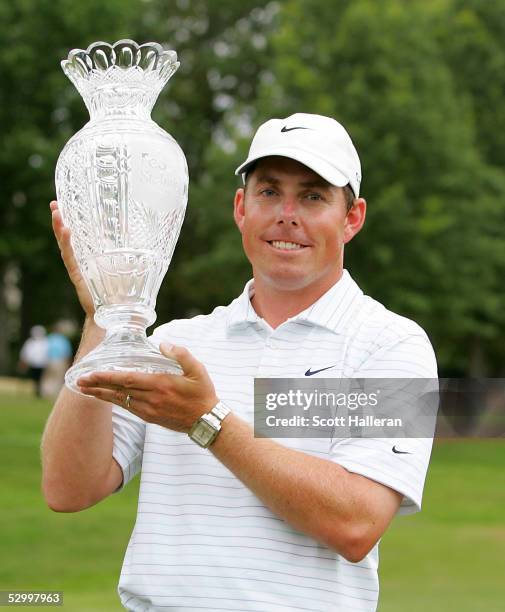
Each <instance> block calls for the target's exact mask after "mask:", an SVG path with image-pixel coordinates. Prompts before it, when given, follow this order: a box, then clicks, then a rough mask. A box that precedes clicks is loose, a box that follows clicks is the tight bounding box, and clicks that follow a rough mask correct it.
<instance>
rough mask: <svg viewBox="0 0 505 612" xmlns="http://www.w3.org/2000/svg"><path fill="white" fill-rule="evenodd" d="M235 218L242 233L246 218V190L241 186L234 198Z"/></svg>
mask: <svg viewBox="0 0 505 612" xmlns="http://www.w3.org/2000/svg"><path fill="white" fill-rule="evenodd" d="M233 218H234V219H235V223H236V224H237V227H238V229H239V230H240V233H242V226H243V225H244V218H245V191H244V188H243V187H239V188H238V189H237V191H236V192H235V198H234V200H233Z"/></svg>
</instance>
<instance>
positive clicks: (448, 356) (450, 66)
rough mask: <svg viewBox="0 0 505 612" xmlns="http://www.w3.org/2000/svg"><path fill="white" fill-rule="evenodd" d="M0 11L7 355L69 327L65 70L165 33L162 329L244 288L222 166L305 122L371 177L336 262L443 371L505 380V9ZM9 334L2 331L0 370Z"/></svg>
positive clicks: (78, 120) (137, 4) (234, 6)
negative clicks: (166, 190) (180, 192)
mask: <svg viewBox="0 0 505 612" xmlns="http://www.w3.org/2000/svg"><path fill="white" fill-rule="evenodd" d="M0 17H1V19H2V23H5V28H4V31H5V35H4V50H3V53H2V54H1V55H0V82H1V83H2V88H1V94H0V95H1V99H0V101H1V104H0V129H1V130H2V134H3V142H4V146H3V147H2V150H1V151H0V184H1V189H2V195H3V199H2V206H1V207H0V222H1V224H2V229H3V232H2V234H1V236H0V283H2V282H3V283H4V285H5V284H6V283H7V279H8V278H11V277H12V270H13V269H14V270H15V271H18V272H19V273H20V278H19V280H18V284H19V288H20V289H21V292H22V296H23V300H22V308H21V311H20V322H21V328H20V329H19V327H16V325H15V324H16V322H17V320H18V319H17V315H16V312H15V311H13V310H12V308H13V307H12V306H11V310H9V303H7V302H8V300H7V302H6V301H5V300H4V299H2V296H4V294H5V291H0V316H1V317H2V319H5V320H8V321H9V323H10V328H11V330H12V331H11V338H10V341H11V343H12V342H13V341H17V342H19V341H20V340H21V337H22V336H23V335H24V334H25V333H26V330H27V328H28V327H29V326H30V325H32V324H34V323H38V322H42V323H46V324H48V323H51V322H52V321H54V320H55V319H56V318H59V317H61V316H64V315H67V316H68V315H70V316H72V317H75V318H80V314H79V309H78V306H77V304H76V302H75V299H74V296H73V291H72V288H71V286H70V284H69V283H68V282H67V281H66V278H65V272H64V270H63V267H62V265H61V263H60V261H59V257H58V253H57V248H56V247H55V245H54V240H53V238H52V235H51V232H50V225H49V214H48V210H47V203H48V201H49V200H50V199H51V198H52V197H53V196H54V187H53V171H54V166H55V162H56V158H57V155H58V153H59V151H60V150H61V148H62V146H63V144H64V142H66V140H67V139H68V138H69V137H70V135H71V134H73V133H74V132H75V131H76V130H77V129H78V128H79V127H80V126H81V125H82V124H83V123H84V122H85V121H86V117H87V114H86V111H85V109H84V105H83V103H82V101H81V99H80V97H79V95H78V94H77V92H75V90H74V88H73V86H72V84H71V83H70V82H68V81H67V80H66V78H65V77H64V75H63V73H62V72H61V70H60V68H59V61H60V60H61V59H62V58H63V57H65V56H66V54H67V52H68V50H69V49H71V48H73V47H79V46H80V47H86V46H87V45H88V44H89V43H90V42H92V41H93V40H97V39H103V40H108V41H113V40H117V39H118V38H122V37H129V38H134V39H137V40H140V41H146V40H157V41H159V42H161V43H163V44H164V45H166V46H167V47H172V48H175V49H176V50H177V52H178V54H179V57H180V59H181V67H180V69H179V71H178V72H177V73H176V75H174V77H173V78H172V79H171V81H170V83H169V85H168V86H167V88H166V91H164V92H163V93H162V94H161V96H160V99H159V101H158V103H157V105H156V107H155V111H154V114H153V118H154V119H155V120H156V121H158V123H160V125H162V126H163V127H164V128H165V129H167V131H169V132H170V133H171V134H172V135H173V136H174V137H175V138H176V139H177V140H178V142H179V143H180V144H181V146H182V148H183V149H184V151H185V153H186V155H187V157H188V162H189V168H190V179H191V181H190V202H189V207H188V212H187V216H186V220H185V223H184V226H183V229H182V233H181V238H180V240H179V243H178V246H177V248H176V252H175V255H174V259H173V262H172V264H171V267H170V269H169V271H168V274H167V276H166V280H165V282H164V285H163V287H162V289H161V292H160V295H159V299H158V306H157V312H158V320H159V321H160V322H163V321H166V320H168V319H170V318H174V317H184V316H188V314H191V313H192V312H194V311H208V310H210V309H212V308H213V307H214V306H215V305H217V304H222V303H226V302H228V301H230V300H231V299H232V298H233V297H235V296H236V295H237V293H238V292H239V291H240V290H241V288H242V286H243V283H244V281H245V280H246V279H247V278H248V276H249V274H250V269H249V265H248V262H247V260H246V259H245V256H244V255H243V253H242V249H241V246H240V236H239V234H238V232H237V231H236V229H235V227H234V223H233V220H232V216H231V210H232V199H233V193H234V190H235V189H236V187H237V186H238V185H239V181H238V180H237V178H236V177H234V175H233V170H234V168H235V167H236V166H237V165H238V163H239V162H240V161H242V158H243V157H244V156H245V154H246V151H247V146H248V142H249V140H250V136H251V134H252V131H253V128H254V127H256V126H257V125H258V124H259V123H260V122H261V121H262V120H264V119H266V118H268V117H271V116H287V115H288V114H290V113H292V112H297V111H306V112H316V113H321V114H328V115H332V116H334V117H336V118H337V119H339V120H340V121H342V123H344V125H346V127H347V128H348V129H349V131H350V133H351V134H352V136H353V139H354V140H355V142H356V145H357V147H358V150H359V151H360V156H361V159H362V164H363V175H364V182H363V195H364V196H365V197H367V200H368V218H367V223H366V226H365V229H364V230H363V231H362V233H361V234H360V235H359V236H357V237H356V238H355V240H354V241H353V242H352V243H351V244H350V245H349V247H348V248H347V250H346V266H347V267H348V268H349V269H350V270H351V272H352V274H353V275H354V276H355V277H356V279H357V280H358V281H359V282H360V283H361V284H362V285H363V287H364V288H365V289H366V290H367V292H368V293H370V294H371V295H372V296H373V297H376V298H377V299H379V300H381V301H383V302H384V303H385V304H386V305H387V306H388V307H389V308H391V309H392V310H396V311H397V312H400V313H402V314H404V315H406V316H408V317H411V318H414V319H415V320H417V321H418V322H419V323H420V324H421V325H422V326H423V327H424V328H425V329H426V330H427V331H428V333H429V335H430V336H431V338H432V340H433V342H434V344H435V347H436V350H437V354H438V357H439V362H440V364H441V366H442V371H443V372H444V373H445V374H446V375H449V374H456V373H460V374H463V373H472V374H481V375H485V374H487V375H501V370H502V366H501V363H503V362H504V358H505V348H504V347H503V346H502V343H501V336H502V335H503V330H504V326H505V320H504V316H505V315H504V312H505V309H504V308H503V307H502V303H503V300H502V297H501V295H502V290H501V279H502V278H503V268H504V264H505V242H504V241H503V240H502V239H501V228H502V227H503V223H504V220H505V175H504V172H503V167H504V164H505V129H504V128H505V106H504V105H503V103H502V101H503V91H504V90H505V70H504V68H505V45H504V43H503V41H504V40H505V9H504V8H503V7H502V6H501V5H500V3H491V2H479V1H478V0H444V1H440V0H412V2H409V3H405V2H401V1H400V0H354V1H353V2H351V1H350V0H335V1H334V2H327V1H325V0H285V1H282V2H267V1H266V0H263V1H259V0H242V1H241V2H240V3H237V2H235V1H234V0H220V1H219V2H206V1H204V0H172V1H171V2H166V1H164V0H150V1H148V0H143V1H142V0H126V1H125V0H121V1H119V0H110V1H109V2H107V3H103V2H98V0H89V1H88V2H86V3H80V4H79V3H78V4H76V3H74V2H71V1H70V0H39V2H37V3H36V4H35V3H33V2H30V1H29V0H24V1H20V2H17V3H1V4H0ZM49 34H50V42H49ZM9 275H10V277H9ZM9 282H11V283H12V278H11V281H9ZM8 340H9V338H7V337H6V332H5V328H3V329H2V330H0V370H1V369H4V370H5V369H6V367H7V365H6V361H5V354H6V343H7V341H8ZM2 358H3V361H2Z"/></svg>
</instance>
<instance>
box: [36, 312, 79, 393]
mask: <svg viewBox="0 0 505 612" xmlns="http://www.w3.org/2000/svg"><path fill="white" fill-rule="evenodd" d="M63 330H64V324H63V323H62V322H58V323H56V324H55V325H54V326H53V328H52V331H51V333H50V334H49V335H48V336H47V365H46V368H45V370H44V373H43V375H42V381H41V387H42V395H43V396H44V397H53V398H54V397H56V396H57V395H58V393H59V392H60V389H61V387H62V386H63V383H64V382H65V372H66V371H67V369H68V367H69V366H70V360H71V358H72V345H71V343H70V340H69V339H68V338H67V337H66V336H65V334H64V333H63Z"/></svg>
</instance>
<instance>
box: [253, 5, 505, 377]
mask: <svg viewBox="0 0 505 612" xmlns="http://www.w3.org/2000/svg"><path fill="white" fill-rule="evenodd" d="M460 4H462V5H465V4H467V3H465V2H462V3H454V4H452V3H450V2H445V3H440V2H437V1H435V0H433V1H427V2H426V1H422V2H421V1H413V2H410V3H408V4H406V3H404V2H400V1H395V0H387V1H385V0H383V1H375V0H373V1H372V0H356V1H354V2H348V1H345V0H339V1H338V2H333V3H327V2H324V1H322V0H290V1H289V2H287V3H285V4H284V5H283V6H282V14H281V17H282V19H281V21H280V26H279V27H278V28H277V29H276V31H275V33H274V35H273V38H272V43H271V44H272V48H273V56H272V61H271V63H270V71H271V77H270V78H269V79H264V86H263V87H262V90H261V94H260V97H259V99H258V110H259V115H260V117H261V118H264V117H267V116H271V115H272V114H280V115H281V116H282V115H287V114H289V113H291V112H296V111H305V112H315V113H321V114H328V115H331V116H334V117H336V118H338V119H339V120H341V121H342V122H343V123H344V124H345V125H346V126H347V127H348V129H349V131H350V133H351V134H352V135H353V138H354V140H355V142H356V145H357V147H358V150H359V151H360V155H361V159H362V164H363V171H364V172H363V173H364V182H363V186H362V187H363V188H362V194H363V195H364V196H365V197H367V196H368V197H369V208H368V217H367V223H366V225H365V228H364V230H363V231H362V233H361V234H360V235H359V236H358V237H357V238H356V239H355V240H354V241H353V243H352V244H351V245H349V247H348V249H347V252H346V262H347V263H346V265H347V266H348V267H349V268H350V270H351V271H352V272H353V274H354V275H355V276H356V277H357V279H358V280H359V281H360V283H361V284H362V286H363V287H364V288H365V289H366V290H367V292H369V293H370V294H371V295H373V296H374V297H376V298H377V299H379V300H381V301H383V302H384V303H385V304H386V305H387V306H388V307H390V308H391V309H393V310H395V311H397V312H400V313H402V314H404V315H406V316H408V317H412V318H414V319H415V320H417V321H418V322H419V323H420V324H421V325H422V326H423V327H424V328H425V329H426V330H427V331H428V332H429V334H430V336H431V337H432V340H433V341H434V344H435V346H436V349H437V353H438V356H439V360H440V364H441V366H442V371H444V372H446V373H463V372H466V373H472V374H481V375H482V374H485V373H491V372H493V368H492V364H491V361H493V360H496V356H497V354H498V353H501V351H502V350H503V349H502V348H501V346H502V342H501V336H502V334H503V328H504V319H503V308H502V298H501V289H500V281H501V278H502V277H503V274H502V272H503V267H504V264H505V248H504V243H503V240H502V239H501V236H500V229H501V227H502V226H503V220H504V214H505V198H504V196H505V182H504V175H503V170H502V169H501V167H500V168H497V167H496V166H494V165H493V163H492V161H493V158H494V159H497V158H498V156H499V155H501V151H503V150H505V149H503V147H504V146H505V140H504V138H503V131H501V133H498V134H496V133H495V132H493V130H492V126H493V124H494V121H493V120H490V119H489V116H486V118H485V119H483V120H482V122H481V119H480V116H481V114H482V115H486V112H487V109H486V104H487V102H489V101H491V100H492V101H493V102H494V104H495V105H496V106H497V105H498V104H497V103H498V99H499V96H500V95H501V96H503V87H501V86H500V87H498V88H497V87H496V85H495V83H494V81H493V79H492V78H491V79H490V80H489V81H488V78H489V77H491V76H492V74H494V72H496V71H497V66H500V65H501V62H502V61H503V54H504V52H505V49H504V47H503V42H502V41H503V38H502V39H501V40H500V39H499V36H500V34H501V30H500V29H499V28H496V22H494V20H493V17H492V16H493V14H494V13H496V18H497V21H498V18H500V20H501V23H503V22H504V19H503V9H502V8H501V7H496V9H493V8H492V6H493V5H491V4H490V3H486V11H485V16H486V19H487V22H488V23H485V21H484V18H483V17H479V16H478V14H477V11H472V9H471V8H469V7H464V8H461V7H460V6H459V5H460ZM474 4H475V5H477V3H474ZM336 16H338V19H336ZM455 17H457V19H455ZM300 23H303V28H301V27H300ZM491 23H494V27H495V29H497V30H498V32H497V34H496V35H495V36H494V37H493V38H492V42H490V41H489V34H490V32H489V28H490V25H489V24H491ZM465 29H466V36H465V37H464V38H463V39H462V38H460V37H458V36H455V33H457V32H459V31H460V30H465ZM468 30H470V32H469V31H468ZM455 39H456V41H455ZM463 41H466V45H465V44H464V42H463ZM468 45H474V46H475V47H476V49H475V50H473V55H474V56H475V54H477V53H479V54H480V57H481V59H482V62H484V63H485V62H486V59H489V60H490V62H489V63H488V66H482V68H481V70H482V71H483V72H484V75H486V76H483V75H479V76H476V77H475V78H476V81H477V82H475V81H474V80H473V78H472V75H473V74H474V70H476V69H477V67H476V66H475V65H473V64H472V62H471V61H470V64H471V69H469V73H468V74H467V75H466V77H465V70H468V67H467V65H468V62H469V58H468V56H467V55H468V54H470V51H469V49H468ZM496 54H499V55H500V57H501V58H502V59H497V58H496V57H495V55H496ZM470 55H471V54H470ZM471 56H472V55H471ZM491 59H492V60H493V61H491ZM478 64H479V66H480V64H481V62H478ZM465 67H466V68H465ZM460 70H463V75H461V74H460ZM487 70H488V71H489V72H486V71H487ZM503 78H504V77H503V75H501V76H500V83H501V81H502V80H503ZM498 89H499V91H500V94H499V93H498ZM483 92H484V93H483ZM491 112H492V113H494V114H496V118H497V124H498V125H500V124H501V123H500V122H503V118H502V115H503V108H502V107H500V108H497V109H496V110H495V111H491ZM481 123H482V126H481V125H480V124H481ZM486 126H487V128H486ZM486 129H487V130H488V131H489V132H490V133H491V134H490V136H489V139H488V140H487V141H486V145H485V146H482V144H481V138H482V137H483V130H486ZM492 356H494V357H493V359H491V357H492Z"/></svg>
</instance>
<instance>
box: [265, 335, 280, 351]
mask: <svg viewBox="0 0 505 612" xmlns="http://www.w3.org/2000/svg"><path fill="white" fill-rule="evenodd" d="M267 346H268V348H271V349H276V348H278V345H277V342H275V340H272V339H271V338H269V339H268V340H267Z"/></svg>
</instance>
